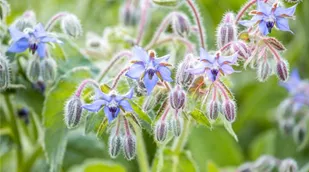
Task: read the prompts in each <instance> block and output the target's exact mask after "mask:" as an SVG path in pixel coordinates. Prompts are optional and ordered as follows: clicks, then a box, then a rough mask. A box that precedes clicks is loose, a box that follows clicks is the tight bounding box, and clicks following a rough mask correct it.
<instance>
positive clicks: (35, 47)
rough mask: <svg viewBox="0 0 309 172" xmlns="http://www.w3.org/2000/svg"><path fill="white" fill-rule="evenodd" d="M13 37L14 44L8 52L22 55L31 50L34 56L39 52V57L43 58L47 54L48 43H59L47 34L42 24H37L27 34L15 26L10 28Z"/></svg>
mask: <svg viewBox="0 0 309 172" xmlns="http://www.w3.org/2000/svg"><path fill="white" fill-rule="evenodd" d="M9 31H10V34H11V36H12V40H13V42H12V44H11V46H10V47H9V49H8V52H13V53H20V52H24V51H26V50H27V49H28V48H29V51H30V52H31V53H32V54H34V53H35V52H37V54H38V56H39V57H41V58H43V57H45V54H46V43H49V42H58V43H60V41H59V40H57V39H56V38H54V37H51V36H49V35H48V34H47V32H45V29H44V27H43V25H42V24H41V23H39V24H37V25H36V26H35V27H34V29H33V30H32V31H28V32H27V33H25V32H21V31H20V30H18V29H17V28H16V27H15V26H11V27H10V28H9Z"/></svg>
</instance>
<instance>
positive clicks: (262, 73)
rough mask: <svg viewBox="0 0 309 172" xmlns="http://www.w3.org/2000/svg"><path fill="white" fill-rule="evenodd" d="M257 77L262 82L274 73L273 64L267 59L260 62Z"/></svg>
mask: <svg viewBox="0 0 309 172" xmlns="http://www.w3.org/2000/svg"><path fill="white" fill-rule="evenodd" d="M256 72H257V77H258V80H259V81H260V82H264V81H266V80H267V79H268V77H269V76H270V75H271V74H272V69H271V65H270V63H269V62H268V61H267V60H262V61H261V62H260V63H258V68H257V71H256Z"/></svg>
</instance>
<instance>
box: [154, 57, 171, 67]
mask: <svg viewBox="0 0 309 172" xmlns="http://www.w3.org/2000/svg"><path fill="white" fill-rule="evenodd" d="M169 58H170V55H165V56H163V57H160V58H155V59H154V65H155V66H156V65H158V64H159V63H162V62H167V61H168V59H169Z"/></svg>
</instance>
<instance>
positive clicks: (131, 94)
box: [124, 88, 134, 99]
mask: <svg viewBox="0 0 309 172" xmlns="http://www.w3.org/2000/svg"><path fill="white" fill-rule="evenodd" d="M133 94H134V88H131V89H130V91H129V92H128V93H127V94H126V95H124V97H126V98H128V99H132V97H133Z"/></svg>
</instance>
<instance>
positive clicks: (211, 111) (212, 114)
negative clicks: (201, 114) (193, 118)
mask: <svg viewBox="0 0 309 172" xmlns="http://www.w3.org/2000/svg"><path fill="white" fill-rule="evenodd" d="M219 107H220V104H219V102H218V101H214V100H213V101H211V102H210V103H209V104H208V105H207V111H208V117H209V119H211V120H216V119H217V118H218V114H219Z"/></svg>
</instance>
